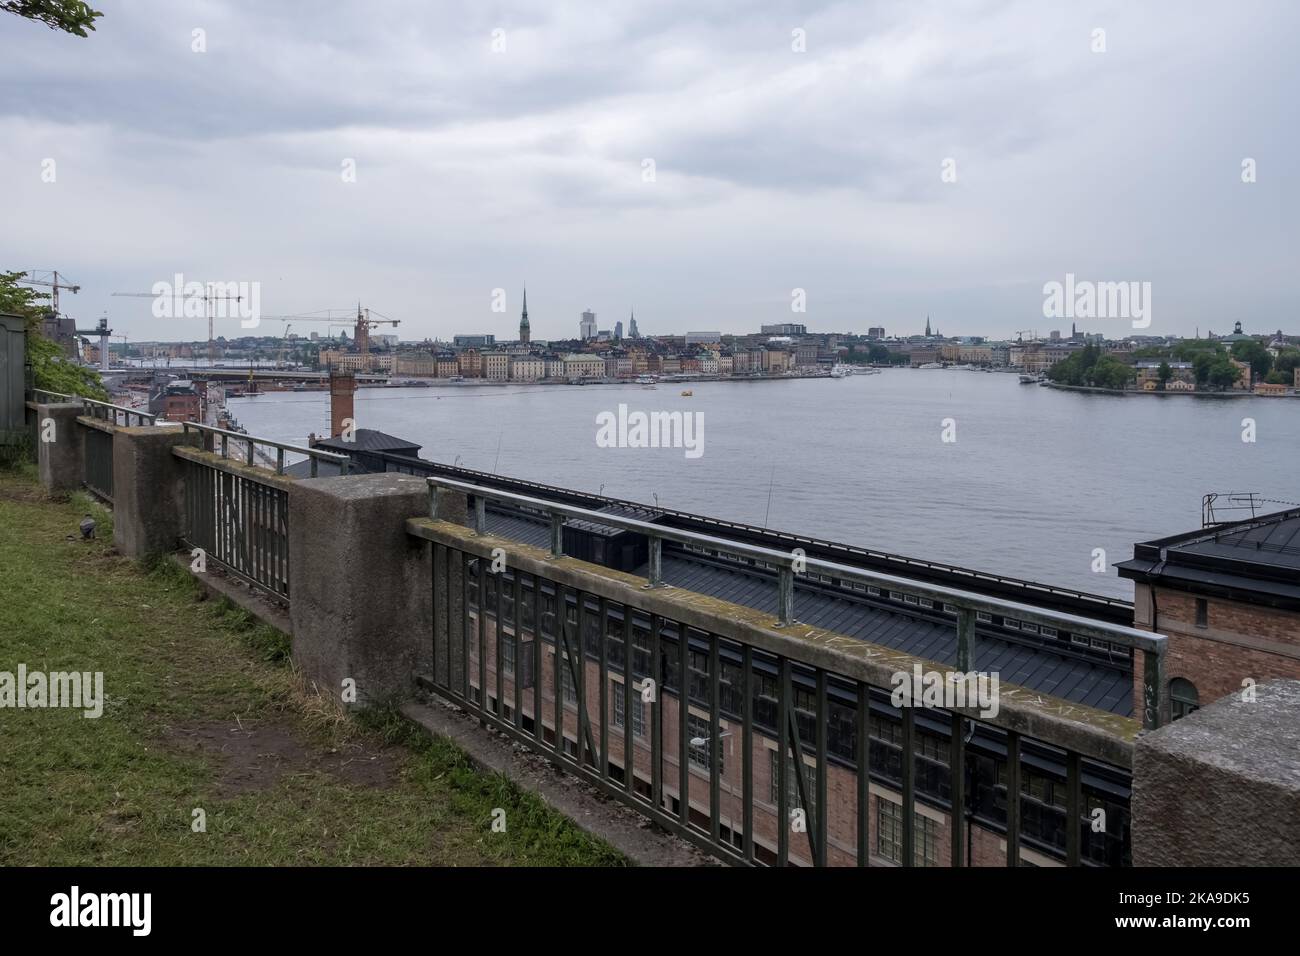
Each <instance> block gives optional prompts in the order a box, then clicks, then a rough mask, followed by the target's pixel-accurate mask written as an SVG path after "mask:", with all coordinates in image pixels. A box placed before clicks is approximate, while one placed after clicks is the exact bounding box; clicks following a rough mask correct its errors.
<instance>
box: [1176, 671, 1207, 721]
mask: <svg viewBox="0 0 1300 956" xmlns="http://www.w3.org/2000/svg"><path fill="white" fill-rule="evenodd" d="M1200 706H1201V701H1200V695H1199V694H1197V692H1196V685H1195V684H1193V683H1192V682H1191V681H1189V680H1187V678H1185V677H1175V678H1174V679H1173V680H1171V681H1170V682H1169V717H1170V719H1172V720H1177V719H1178V718H1179V717H1186V716H1187V715H1188V714H1190V713H1191V712H1192V711H1194V710H1199V709H1200Z"/></svg>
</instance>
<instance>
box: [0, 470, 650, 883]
mask: <svg viewBox="0 0 1300 956" xmlns="http://www.w3.org/2000/svg"><path fill="white" fill-rule="evenodd" d="M86 511H92V512H93V513H94V516H95V517H96V519H97V521H98V525H99V527H98V531H97V533H98V538H97V540H95V541H92V542H83V541H81V540H80V535H79V533H78V531H77V523H78V521H79V520H80V519H81V516H82V515H83V514H84V513H85V512H86ZM111 525H112V516H111V514H110V513H108V512H107V511H104V510H103V509H101V508H98V507H97V506H94V505H91V504H90V503H89V502H88V501H87V500H86V499H85V498H84V496H81V495H76V496H73V498H72V499H71V500H57V499H52V498H49V497H47V496H46V495H45V494H44V492H43V491H42V490H41V488H40V486H39V485H38V484H37V483H36V482H35V480H34V478H33V475H32V473H31V471H30V469H29V468H28V469H27V470H23V469H21V468H20V469H19V470H17V471H13V470H9V471H5V470H0V672H4V671H7V672H10V673H16V672H17V670H18V665H19V664H20V663H21V664H25V665H26V667H27V670H28V672H29V673H31V672H34V671H44V672H49V671H72V670H76V671H83V672H84V671H102V672H103V675H104V696H105V700H106V703H105V705H104V711H103V715H102V716H101V717H100V718H98V719H87V718H85V717H83V716H82V712H81V711H80V710H70V709H53V708H46V709H21V710H20V709H15V708H12V707H5V708H0V781H2V783H0V865H5V866H14V865H128V864H129V865H142V866H176V865H291V864H309V865H313V864H322V865H352V864H361V865H394V864H406V865H409V864H415V865H434V866H476V865H615V866H618V865H626V860H625V859H624V858H623V857H622V856H621V855H620V854H619V853H618V852H617V851H615V850H614V849H612V848H611V847H609V846H608V845H607V844H605V843H602V842H601V841H599V840H596V839H593V838H592V837H589V836H587V835H586V834H584V833H583V832H582V831H581V830H579V829H578V828H577V827H575V826H574V825H573V824H571V823H570V822H569V821H568V820H566V819H565V818H563V817H561V816H560V815H559V814H557V813H555V812H553V811H551V810H550V809H548V808H547V807H546V806H545V805H544V804H543V803H542V802H541V801H540V800H539V799H537V798H536V797H534V796H532V795H531V794H527V793H523V792H521V791H520V790H518V789H517V788H516V787H515V786H513V785H512V784H510V783H509V782H508V781H507V780H505V779H504V778H503V777H500V776H497V775H493V774H486V773H483V772H480V771H478V770H476V769H475V768H474V767H473V766H472V765H471V764H470V763H469V761H468V760H467V758H466V757H465V756H464V754H463V753H461V751H459V750H458V749H457V748H455V747H454V746H453V745H452V744H451V743H449V742H447V741H445V740H432V739H430V738H428V737H427V736H426V735H425V734H424V733H423V732H421V731H416V730H414V729H413V728H411V727H410V725H409V724H407V723H406V722H405V721H403V720H401V719H400V718H398V717H396V716H395V715H392V714H386V713H373V712H372V713H367V714H363V715H360V716H359V717H345V716H342V715H340V714H338V713H337V712H336V711H335V710H334V709H333V707H332V706H331V705H330V704H328V703H327V702H325V701H322V700H320V699H318V698H316V697H313V696H312V695H310V694H309V693H307V692H306V691H305V690H304V689H303V686H302V684H301V682H300V681H299V680H298V678H297V676H296V675H295V673H294V672H293V669H292V666H291V665H290V663H289V661H288V655H287V638H285V637H284V636H283V635H281V634H279V633H278V632H276V631H273V630H271V629H269V628H266V627H263V626H261V625H258V624H256V623H255V622H254V621H252V620H251V619H250V618H248V617H247V616H246V615H245V614H244V613H243V612H242V611H238V610H236V609H234V608H233V607H232V606H230V605H229V604H226V603H225V602H216V601H203V600H201V599H200V596H199V594H198V591H197V588H196V587H195V586H194V585H193V583H192V582H191V581H190V580H189V578H188V576H187V575H186V574H185V573H184V572H182V571H180V570H178V569H176V568H174V567H173V566H171V565H168V564H164V565H160V566H159V567H157V568H155V569H153V570H145V569H143V568H142V567H141V566H140V565H138V564H137V563H135V562H132V561H129V560H127V559H125V558H122V557H119V556H117V555H116V554H115V553H114V551H113V549H112V528H111ZM496 808H501V809H503V810H504V811H505V824H506V828H505V832H504V833H499V832H493V828H492V820H493V811H494V809H496ZM196 809H199V810H202V811H203V812H204V815H205V817H206V831H205V832H196V830H195V828H194V823H195V821H196V815H195V813H194V811H195V810H196Z"/></svg>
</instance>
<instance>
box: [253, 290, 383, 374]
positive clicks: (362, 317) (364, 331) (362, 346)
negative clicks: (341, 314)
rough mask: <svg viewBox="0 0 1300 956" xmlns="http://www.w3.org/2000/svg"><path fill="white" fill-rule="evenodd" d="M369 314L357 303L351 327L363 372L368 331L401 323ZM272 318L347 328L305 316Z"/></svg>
mask: <svg viewBox="0 0 1300 956" xmlns="http://www.w3.org/2000/svg"><path fill="white" fill-rule="evenodd" d="M329 311H333V310H329ZM370 313H371V310H370V309H364V308H362V307H361V305H360V303H358V304H357V318H356V323H355V324H354V325H353V329H354V333H353V334H354V336H355V339H356V343H357V348H358V350H359V351H360V352H361V368H362V370H363V371H366V372H368V371H370V330H371V329H372V328H374V327H375V326H377V325H392V326H397V325H400V324H401V322H402V320H401V319H390V318H389V317H388V316H386V315H384V314H383V313H382V312H375V313H374V314H375V315H377V316H379V318H377V319H373V318H371V317H370ZM273 318H275V319H277V320H279V321H284V320H286V319H292V320H293V321H295V322H324V323H325V324H327V325H329V326H331V327H333V326H338V327H341V328H347V326H348V323H347V322H341V321H339V320H338V319H334V318H326V319H318V318H312V317H309V316H305V315H285V316H274V317H273ZM285 331H286V334H287V333H288V330H287V329H286V330H285Z"/></svg>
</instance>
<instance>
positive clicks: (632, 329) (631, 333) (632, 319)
mask: <svg viewBox="0 0 1300 956" xmlns="http://www.w3.org/2000/svg"><path fill="white" fill-rule="evenodd" d="M628 319H629V321H628V324H627V337H628V338H629V339H639V338H640V337H641V333H640V332H638V331H637V330H636V312H635V311H634V310H629V312H628Z"/></svg>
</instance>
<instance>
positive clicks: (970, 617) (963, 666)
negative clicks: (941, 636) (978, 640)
mask: <svg viewBox="0 0 1300 956" xmlns="http://www.w3.org/2000/svg"><path fill="white" fill-rule="evenodd" d="M974 638H975V612H974V611H972V610H971V609H970V608H968V607H962V608H958V609H957V670H959V671H961V672H962V673H963V674H965V673H967V672H968V671H969V670H970V649H971V644H972V643H974Z"/></svg>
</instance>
